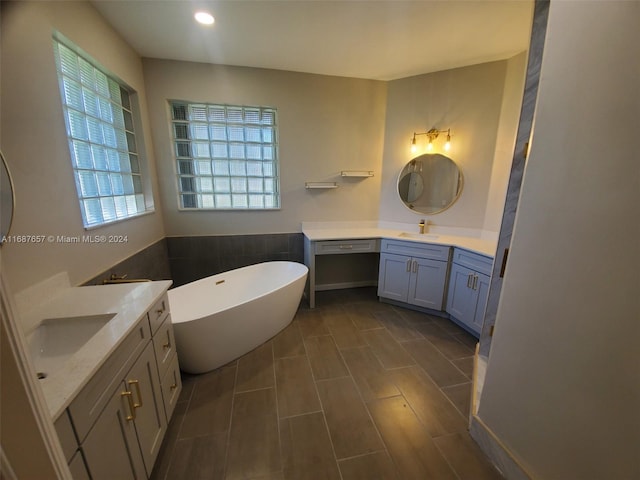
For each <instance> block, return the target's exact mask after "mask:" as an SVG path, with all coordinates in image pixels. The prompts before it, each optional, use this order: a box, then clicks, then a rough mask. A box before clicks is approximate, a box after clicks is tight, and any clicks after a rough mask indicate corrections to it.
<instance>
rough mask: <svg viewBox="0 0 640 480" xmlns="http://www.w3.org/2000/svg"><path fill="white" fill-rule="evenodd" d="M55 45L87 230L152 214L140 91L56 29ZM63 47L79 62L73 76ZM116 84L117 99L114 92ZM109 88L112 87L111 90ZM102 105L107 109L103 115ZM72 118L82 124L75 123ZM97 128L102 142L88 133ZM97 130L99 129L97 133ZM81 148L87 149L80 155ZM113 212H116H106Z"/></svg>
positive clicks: (73, 165)
mask: <svg viewBox="0 0 640 480" xmlns="http://www.w3.org/2000/svg"><path fill="white" fill-rule="evenodd" d="M53 49H54V59H55V64H56V75H57V78H58V86H59V91H60V100H61V106H62V110H63V115H64V122H65V129H66V136H67V142H68V147H69V155H70V161H71V167H72V169H73V176H74V183H75V187H76V198H77V199H78V202H79V207H80V213H81V218H82V224H83V227H84V229H85V230H93V229H96V228H101V227H105V226H108V225H113V224H115V223H119V222H123V221H126V220H130V219H132V218H137V217H140V216H143V215H148V214H151V213H153V212H154V211H155V209H154V202H153V191H152V186H151V182H150V179H149V175H148V170H147V162H146V151H145V146H144V140H143V134H142V133H139V132H142V131H143V129H142V123H141V118H140V107H139V102H138V94H137V92H136V91H135V89H133V88H132V87H130V86H129V85H128V84H127V83H126V82H124V81H122V80H121V79H120V78H118V77H117V76H116V75H114V74H113V73H112V72H111V71H109V70H108V69H107V68H105V67H104V66H102V65H101V64H100V63H98V62H97V61H96V60H94V59H93V58H92V57H91V56H90V55H89V54H87V53H86V52H84V51H83V50H82V49H80V48H79V47H78V46H77V45H75V44H74V43H73V42H71V41H70V40H68V39H66V38H65V37H64V36H62V35H61V34H59V33H57V32H56V33H55V34H54V35H53ZM63 49H66V51H65V52H64V53H65V54H67V55H68V54H69V53H71V54H73V55H75V59H76V61H77V62H78V71H77V76H76V77H75V78H74V75H73V74H70V73H69V72H65V71H64V68H63V65H62V62H63V60H62V50H63ZM83 68H84V71H82V70H83ZM89 68H91V69H93V70H92V73H93V75H94V76H95V77H94V79H96V78H98V75H97V74H99V77H100V80H101V81H102V82H103V85H101V86H98V84H99V81H98V80H96V81H95V84H94V85H90V84H89V83H88V82H87V81H86V80H85V78H84V77H83V75H88V74H89V73H88V72H89ZM104 82H106V84H107V85H106V86H105V85H104ZM116 87H117V90H118V93H119V98H116V95H115V91H116ZM72 88H79V90H78V91H76V92H75V94H76V95H78V98H76V99H75V100H71V101H70V97H71V96H72V95H73V94H74V92H71V89H72ZM105 88H108V94H107V93H106V90H105ZM92 97H94V98H92ZM91 100H94V101H95V104H94V105H93V106H90V105H88V103H89V102H90V101H91ZM74 101H75V102H76V103H75V104H74V103H73V102H74ZM96 107H97V109H96ZM103 110H104V111H105V112H106V111H108V113H104V114H103ZM96 112H97V113H96ZM72 116H73V117H72ZM72 118H73V119H72ZM72 122H79V123H76V124H75V126H74V125H72ZM78 125H79V127H78ZM98 127H99V130H100V132H101V134H102V137H103V140H102V141H100V140H99V139H96V138H95V137H94V138H92V134H91V133H89V132H90V130H91V128H94V131H95V129H96V128H98ZM82 128H86V130H87V132H86V133H81V134H78V131H79V130H81V129H82ZM107 132H108V133H107ZM99 135H100V133H99V134H98V135H97V136H99ZM107 136H113V137H116V140H114V139H113V138H112V139H111V140H107V139H106V138H105V137H107ZM110 142H111V143H110ZM114 142H115V143H114ZM80 150H83V152H84V153H83V154H80V153H79V151H80ZM81 156H82V158H81ZM116 165H117V166H116ZM90 177H92V179H91V178H90ZM82 178H85V179H87V180H86V181H87V182H88V185H89V186H88V187H87V186H86V185H84V184H83V180H82ZM92 187H95V189H96V191H95V192H94V193H93V194H92V193H89V194H87V190H90V189H91V188H92ZM105 192H108V193H105ZM96 199H97V200H98V202H97V203H99V204H100V211H99V213H100V215H99V217H100V218H99V219H98V220H96V221H91V213H90V211H89V209H88V206H87V205H88V203H89V202H90V201H95V200H96ZM110 201H111V202H112V203H113V209H112V210H108V209H105V207H104V206H103V205H104V204H103V202H105V203H106V204H109V203H110ZM94 204H95V202H94ZM133 205H135V208H133V207H132V206H133ZM109 207H110V205H109ZM123 209H124V210H123ZM123 212H124V213H123ZM94 213H95V212H94ZM109 213H112V214H113V216H111V217H110V216H108V214H109Z"/></svg>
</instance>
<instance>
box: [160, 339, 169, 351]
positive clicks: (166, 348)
mask: <svg viewBox="0 0 640 480" xmlns="http://www.w3.org/2000/svg"><path fill="white" fill-rule="evenodd" d="M162 348H163V349H165V350H169V349H170V348H171V341H167V343H163V344H162Z"/></svg>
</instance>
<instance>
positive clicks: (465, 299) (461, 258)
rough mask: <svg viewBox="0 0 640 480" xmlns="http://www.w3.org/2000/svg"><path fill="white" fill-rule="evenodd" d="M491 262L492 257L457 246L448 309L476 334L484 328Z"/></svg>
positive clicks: (450, 279) (451, 314)
mask: <svg viewBox="0 0 640 480" xmlns="http://www.w3.org/2000/svg"><path fill="white" fill-rule="evenodd" d="M492 265H493V259H492V258H490V257H486V256H484V255H480V254H477V253H473V252H468V251H466V250H463V249H460V248H456V249H454V253H453V264H452V265H451V274H450V276H449V293H448V296H447V312H448V313H449V315H450V316H451V317H452V318H453V319H454V320H456V321H457V322H458V323H460V324H462V325H463V326H464V327H466V328H467V330H469V331H471V332H472V333H474V334H475V335H476V336H479V335H480V332H481V331H482V323H483V320H484V311H485V308H486V304H487V297H488V295H489V279H490V273H491V267H492Z"/></svg>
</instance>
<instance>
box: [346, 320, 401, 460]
mask: <svg viewBox="0 0 640 480" xmlns="http://www.w3.org/2000/svg"><path fill="white" fill-rule="evenodd" d="M382 328H386V327H385V326H384V325H383V326H382ZM365 343H367V342H366V340H365ZM357 348H365V347H357ZM366 348H369V349H370V350H371V353H372V354H373V356H374V357H375V352H374V351H373V348H371V346H370V345H369V344H368V343H367V346H366ZM338 353H339V354H340V357H341V358H342V361H343V362H344V365H345V367H346V368H347V371H348V372H349V377H350V378H351V381H352V382H353V385H354V386H355V389H356V391H357V392H358V396H359V397H360V400H361V401H362V406H363V407H364V409H365V411H366V412H367V415H368V417H369V420H370V421H371V424H372V425H373V428H374V429H375V431H376V433H377V435H378V439H379V440H380V443H381V445H383V446H384V452H385V453H386V454H387V458H389V460H390V461H391V462H392V464H393V465H394V467H395V468H396V470H397V466H396V463H395V461H394V460H393V458H392V457H391V454H390V453H389V447H388V446H387V443H386V442H385V441H384V438H383V436H382V434H381V433H380V429H379V428H378V425H377V424H376V422H375V420H374V419H373V416H372V415H371V410H369V406H368V405H367V402H366V401H365V399H364V396H363V395H362V391H361V390H360V387H358V384H357V383H356V380H355V378H354V376H353V372H352V371H351V369H350V368H349V364H348V363H347V361H346V360H345V358H344V355H343V354H342V351H341V350H340V349H338ZM376 360H378V363H379V364H380V366H381V367H382V368H383V369H384V370H386V369H385V368H384V365H382V362H380V359H378V357H376ZM400 394H402V393H400ZM395 396H397V395H394V397H395ZM376 400H380V399H378V398H376ZM370 453H373V452H370ZM363 455H368V454H363ZM363 455H361V456H363ZM350 458H355V457H350ZM341 460H345V459H341ZM338 468H340V465H339V464H338Z"/></svg>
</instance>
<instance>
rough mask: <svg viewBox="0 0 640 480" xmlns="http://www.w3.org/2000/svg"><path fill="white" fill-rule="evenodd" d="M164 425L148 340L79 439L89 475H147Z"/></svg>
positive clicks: (130, 476)
mask: <svg viewBox="0 0 640 480" xmlns="http://www.w3.org/2000/svg"><path fill="white" fill-rule="evenodd" d="M166 428H167V421H166V417H165V412H164V406H163V402H162V394H161V390H160V379H159V377H158V369H157V366H156V359H155V354H154V351H153V345H152V344H151V343H148V344H147V346H146V348H145V349H144V351H143V352H142V354H141V355H140V357H139V358H138V360H137V361H136V362H135V364H134V365H133V367H132V368H131V370H129V372H128V373H127V375H126V376H125V377H124V380H123V381H122V383H120V384H119V385H118V388H117V389H116V390H115V392H113V394H112V396H111V399H110V401H109V403H108V404H107V406H106V408H105V409H104V410H103V412H102V413H101V414H100V417H99V418H98V421H97V422H96V424H95V425H94V426H93V428H92V429H91V432H89V435H88V436H87V438H86V439H85V441H84V442H83V443H82V450H83V452H84V455H85V459H86V461H87V465H88V467H89V472H90V474H91V478H93V479H94V480H97V479H105V480H107V479H114V478H118V479H128V478H131V479H140V478H148V477H149V475H150V474H151V470H152V468H153V464H154V462H155V459H156V457H157V455H158V451H159V450H160V445H161V444H162V438H163V437H164V434H165V431H166Z"/></svg>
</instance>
